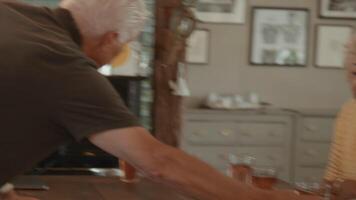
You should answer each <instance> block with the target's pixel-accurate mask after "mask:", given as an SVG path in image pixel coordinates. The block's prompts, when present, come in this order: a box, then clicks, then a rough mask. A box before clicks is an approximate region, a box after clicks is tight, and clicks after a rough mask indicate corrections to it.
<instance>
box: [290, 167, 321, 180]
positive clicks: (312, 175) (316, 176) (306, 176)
mask: <svg viewBox="0 0 356 200" xmlns="http://www.w3.org/2000/svg"><path fill="white" fill-rule="evenodd" d="M324 174H325V169H324V168H308V167H298V168H297V169H296V173H295V181H296V182H304V181H305V182H319V183H320V182H321V181H322V179H323V177H324Z"/></svg>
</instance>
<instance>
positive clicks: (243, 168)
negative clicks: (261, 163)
mask: <svg viewBox="0 0 356 200" xmlns="http://www.w3.org/2000/svg"><path fill="white" fill-rule="evenodd" d="M254 160H255V158H254V157H251V156H248V155H236V154H230V155H229V163H230V167H229V174H230V176H231V177H232V178H234V179H236V180H238V181H240V182H242V183H245V184H248V185H252V171H253V170H252V164H253V161H254Z"/></svg>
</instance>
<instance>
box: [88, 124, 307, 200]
mask: <svg viewBox="0 0 356 200" xmlns="http://www.w3.org/2000/svg"><path fill="white" fill-rule="evenodd" d="M89 139H90V141H91V142H92V143H93V144H95V145H97V146H98V147H100V148H102V149H103V150H105V151H107V152H109V153H111V154H113V155H115V156H117V157H119V158H122V159H124V160H127V161H128V162H130V163H131V164H132V165H134V166H135V167H136V168H137V169H139V170H140V171H141V172H143V173H144V174H145V175H147V176H148V177H150V178H151V179H153V180H155V181H157V182H161V183H164V184H166V185H170V186H171V187H173V188H174V189H176V190H179V191H181V192H182V193H183V194H186V195H188V196H191V197H194V198H196V199H200V200H237V199H238V200H245V199H246V200H259V199H261V200H262V199H263V200H269V199H276V200H278V199H286V198H287V199H289V200H294V199H298V198H297V196H296V195H294V194H292V193H285V192H284V193H283V195H277V194H276V193H271V192H266V191H263V190H259V189H256V188H252V187H250V186H246V185H243V184H240V183H239V182H237V181H234V180H233V179H230V178H229V177H226V176H224V175H223V174H221V173H219V172H218V171H216V170H215V169H213V168H212V167H210V166H209V165H207V164H205V163H204V162H202V161H199V160H198V159H196V158H194V157H192V156H189V155H188V154H185V153H184V152H183V151H180V150H178V149H176V148H173V147H170V146H168V145H165V144H162V143H160V142H159V141H157V140H156V139H155V138H154V137H152V136H151V135H150V134H149V133H148V132H147V131H146V130H145V129H143V128H139V127H135V128H127V129H117V130H110V131H107V132H103V133H99V134H94V135H92V136H91V137H90V138H89ZM281 194H282V193H281ZM300 199H301V198H300ZM308 199H309V198H308ZM310 199H314V198H310Z"/></svg>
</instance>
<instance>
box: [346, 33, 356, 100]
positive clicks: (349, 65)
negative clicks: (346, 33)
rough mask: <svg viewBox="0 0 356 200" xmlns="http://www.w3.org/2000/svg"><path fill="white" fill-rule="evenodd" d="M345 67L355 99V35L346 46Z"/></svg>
mask: <svg viewBox="0 0 356 200" xmlns="http://www.w3.org/2000/svg"><path fill="white" fill-rule="evenodd" d="M345 65H346V69H347V77H348V79H349V82H350V84H351V90H352V93H353V95H354V97H356V35H354V36H353V37H352V38H351V39H350V41H349V43H348V44H347V54H346V60H345Z"/></svg>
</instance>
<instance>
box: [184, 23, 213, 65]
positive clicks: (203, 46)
mask: <svg viewBox="0 0 356 200" xmlns="http://www.w3.org/2000/svg"><path fill="white" fill-rule="evenodd" d="M209 51H210V31H209V30H207V29H196V30H194V31H193V33H192V34H191V35H190V37H189V38H188V39H187V48H186V62H187V63H190V64H208V63H209Z"/></svg>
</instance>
